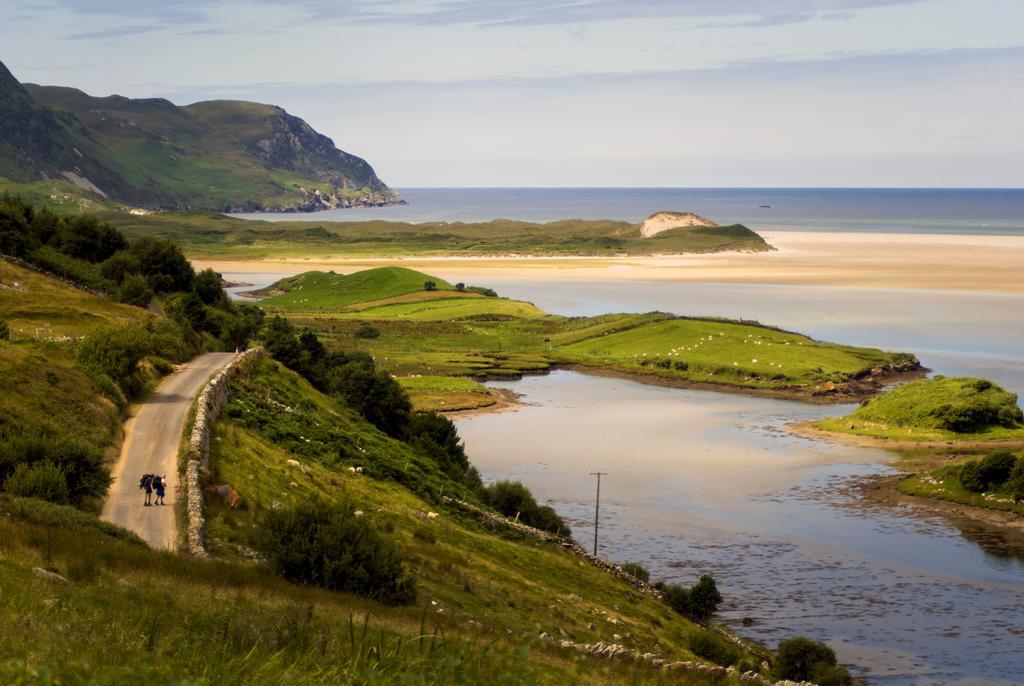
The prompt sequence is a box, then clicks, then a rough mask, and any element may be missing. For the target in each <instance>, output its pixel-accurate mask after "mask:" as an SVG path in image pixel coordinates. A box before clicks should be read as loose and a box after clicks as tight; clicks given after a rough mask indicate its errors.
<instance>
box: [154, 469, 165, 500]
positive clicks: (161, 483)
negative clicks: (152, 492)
mask: <svg viewBox="0 0 1024 686" xmlns="http://www.w3.org/2000/svg"><path fill="white" fill-rule="evenodd" d="M153 488H154V489H156V504H157V505H163V504H164V491H165V490H166V489H167V475H164V476H155V477H153Z"/></svg>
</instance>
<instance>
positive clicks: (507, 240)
mask: <svg viewBox="0 0 1024 686" xmlns="http://www.w3.org/2000/svg"><path fill="white" fill-rule="evenodd" d="M102 217H103V219H104V220H106V221H109V222H111V223H112V224H115V225H116V226H117V227H118V228H120V229H121V230H122V231H124V232H125V233H127V234H128V235H131V236H152V235H156V236H164V237H166V238H171V239H173V240H174V241H176V242H177V243H179V244H180V245H181V246H182V247H183V248H184V249H185V251H186V252H188V254H189V255H191V256H192V257H207V258H214V257H215V258H222V259H240V260H241V259H249V260H254V259H266V258H282V257H308V256H310V255H319V256H334V257H339V256H343V257H397V256H421V257H425V256H472V257H480V256H489V255H531V256H576V255H587V256H599V255H605V256H609V255H657V254H679V253H710V252H721V251H726V250H742V251H748V252H757V251H769V250H772V247H771V246H770V245H769V244H768V243H767V242H765V240H764V239H763V238H762V237H761V236H760V235H758V234H757V233H755V232H754V231H751V230H750V229H748V228H747V227H745V226H743V225H741V224H734V225H731V226H688V227H679V228H675V229H670V230H667V231H662V232H660V233H658V234H656V235H653V236H649V237H645V236H644V235H643V233H642V232H641V225H640V224H631V223H629V222H621V221H611V220H582V219H567V220H561V221H554V222H547V223H535V222H525V221H517V220H510V219H496V220H493V221H488V222H425V223H417V224H413V223H408V222H393V221H321V220H317V219H316V218H315V216H314V217H306V218H304V219H303V220H301V221H300V220H296V221H273V222H271V221H264V220H254V219H240V218H235V217H227V216H225V215H222V214H213V213H196V212H193V213H182V212H173V213H172V212H166V213H164V212H161V213H155V214H147V215H133V214H127V213H123V212H106V213H104V214H103V215H102Z"/></svg>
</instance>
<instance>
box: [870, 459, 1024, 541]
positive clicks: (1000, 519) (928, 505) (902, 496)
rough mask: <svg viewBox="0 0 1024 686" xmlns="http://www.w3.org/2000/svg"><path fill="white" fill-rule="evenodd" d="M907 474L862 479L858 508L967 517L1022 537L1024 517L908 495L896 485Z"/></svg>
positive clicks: (1002, 511)
mask: <svg viewBox="0 0 1024 686" xmlns="http://www.w3.org/2000/svg"><path fill="white" fill-rule="evenodd" d="M908 476H910V474H908V473H906V472H901V473H900V474H894V475H889V476H876V477H868V478H865V479H863V480H862V481H861V482H860V483H859V484H857V486H856V490H857V491H858V493H859V497H858V502H859V503H860V504H867V505H878V506H882V507H901V506H903V507H913V508H916V509H920V510H925V511H928V512H930V513H932V514H940V515H945V516H958V517H966V518H968V519H970V520H972V521H975V522H980V523H982V524H985V525H987V526H995V527H999V528H1001V529H1006V530H1010V531H1013V532H1014V533H1019V534H1024V517H1022V516H1021V515H1018V514H1016V513H1014V512H1006V511H1004V510H990V509H988V508H985V507H977V506H974V505H965V504H963V503H957V502H953V501H951V500H943V499H942V498H932V497H928V496H923V495H908V494H906V493H903V492H902V491H900V490H899V489H898V488H897V484H898V483H899V482H900V481H902V480H903V479H906V478H907V477H908Z"/></svg>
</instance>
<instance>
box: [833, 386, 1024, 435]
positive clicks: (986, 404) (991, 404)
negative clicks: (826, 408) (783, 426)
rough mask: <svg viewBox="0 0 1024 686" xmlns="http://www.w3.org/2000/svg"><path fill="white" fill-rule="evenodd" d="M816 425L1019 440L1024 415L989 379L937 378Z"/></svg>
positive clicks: (1014, 399)
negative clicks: (844, 415)
mask: <svg viewBox="0 0 1024 686" xmlns="http://www.w3.org/2000/svg"><path fill="white" fill-rule="evenodd" d="M814 426H815V427H816V428H819V429H822V430H825V431H831V432H838V433H846V434H852V435H856V436H868V437H874V438H884V439H891V440H896V441H909V442H920V441H978V442H984V441H1017V442H1020V443H1022V444H1024V413H1022V411H1021V408H1020V407H1019V406H1018V405H1017V396H1016V395H1015V394H1013V393H1010V392H1008V391H1005V390H1003V389H1002V388H1001V387H1000V386H998V385H997V384H994V383H992V382H991V381H988V380H987V379H977V378H972V377H947V376H935V377H932V378H930V379H925V380H921V381H915V382H914V383H909V384H906V385H904V386H899V387H897V388H894V389H893V390H891V391H889V392H888V393H885V394H883V395H881V396H879V397H877V398H871V399H869V400H865V401H864V402H863V403H861V406H860V407H858V408H857V409H856V410H854V412H853V414H851V415H848V416H846V417H839V418H835V419H824V420H822V421H820V422H817V423H816V424H815V425H814Z"/></svg>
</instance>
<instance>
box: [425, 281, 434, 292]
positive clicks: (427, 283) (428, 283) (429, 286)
mask: <svg viewBox="0 0 1024 686" xmlns="http://www.w3.org/2000/svg"><path fill="white" fill-rule="evenodd" d="M423 290H425V291H436V290H437V282H436V281H425V282H423Z"/></svg>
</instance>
